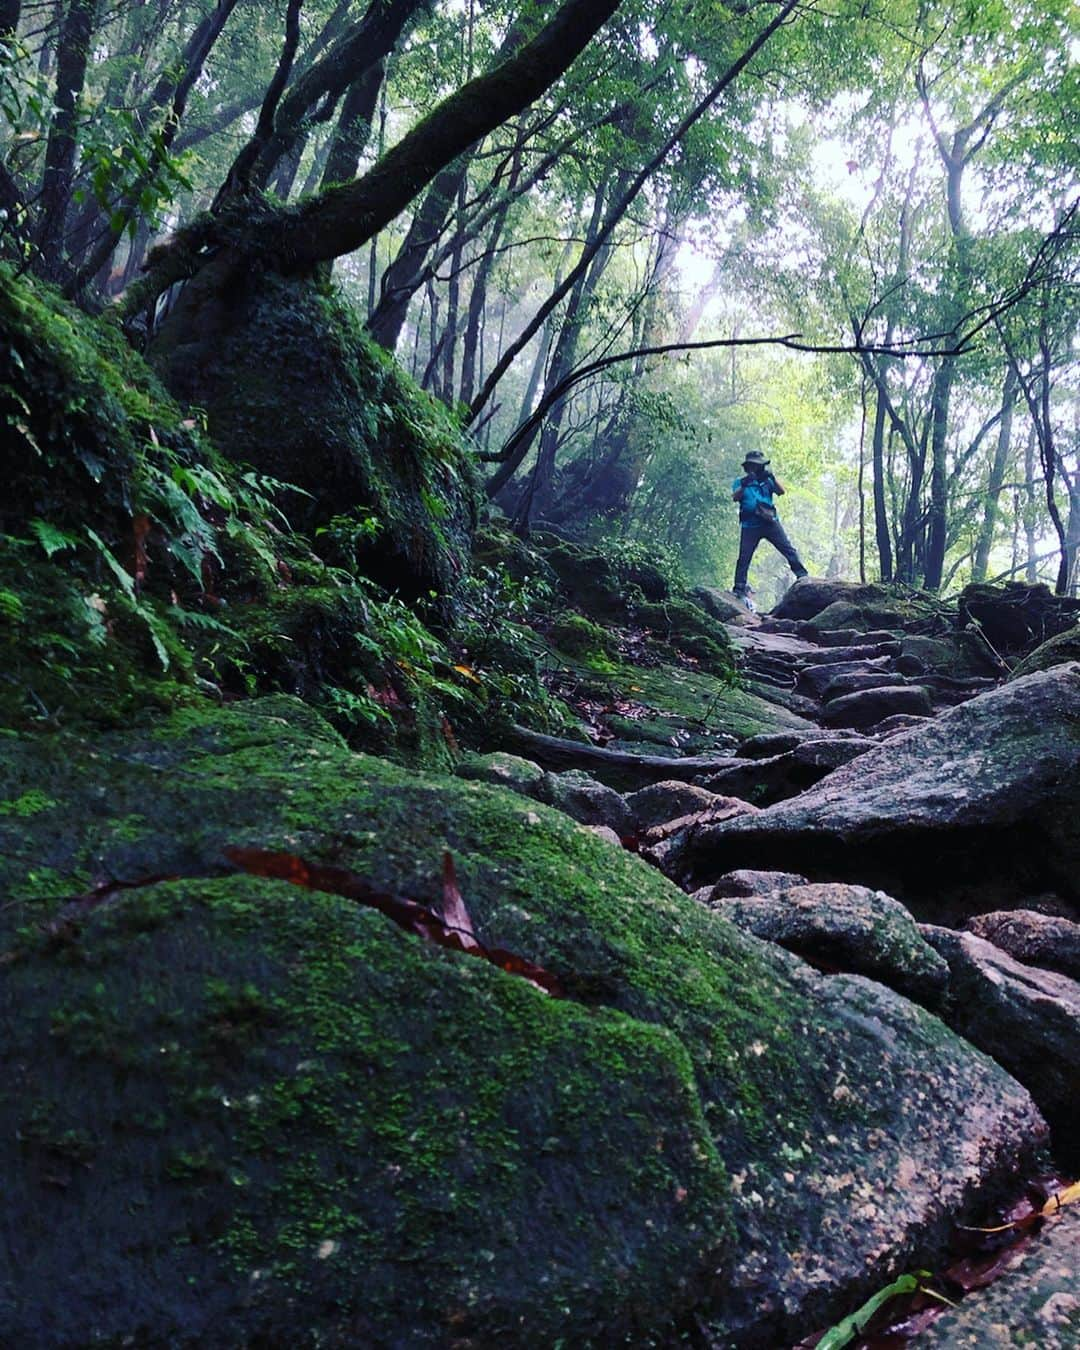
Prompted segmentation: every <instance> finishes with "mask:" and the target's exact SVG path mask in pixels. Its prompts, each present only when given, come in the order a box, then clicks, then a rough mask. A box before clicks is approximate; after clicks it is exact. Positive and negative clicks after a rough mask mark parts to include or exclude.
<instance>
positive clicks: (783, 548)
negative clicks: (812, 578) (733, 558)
mask: <svg viewBox="0 0 1080 1350" xmlns="http://www.w3.org/2000/svg"><path fill="white" fill-rule="evenodd" d="M763 537H764V538H765V539H767V540H768V541H769V543H770V544H772V546H773V548H775V549H776V551H777V552H778V553H780V554H781V555H782V556H783V557H784V558H786V559H787V564H788V566H789V567H790V568H791V570H792V571H793V572H794V573H795V580H796V581H798V580H799V578H800V577H805V576H808V575H809V574H808V572H807V570H806V568H805V567H804V566H803V561H802V559H801V558H800V557H799V555H798V553H797V552H796V551H795V545H794V544H793V543H792V542H791V540H790V539H789V538H788V537H787V535H786V534H785V533H784V527H783V525H781V524H780V522H779V521H778V520H770V521H769V522H768V524H767V525H766V527H765V530H764V531H763Z"/></svg>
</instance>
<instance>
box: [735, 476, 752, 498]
mask: <svg viewBox="0 0 1080 1350" xmlns="http://www.w3.org/2000/svg"><path fill="white" fill-rule="evenodd" d="M749 482H750V479H749V478H743V479H741V480H740V481H739V482H738V484H737V485H736V487H735V490H734V492H732V494H731V500H732V501H733V502H741V501H742V495H743V492H744V491H745V490H746V486H747V484H748V483H749Z"/></svg>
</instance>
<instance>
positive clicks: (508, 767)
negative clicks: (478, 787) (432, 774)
mask: <svg viewBox="0 0 1080 1350" xmlns="http://www.w3.org/2000/svg"><path fill="white" fill-rule="evenodd" d="M454 772H455V773H456V774H457V776H458V777H459V778H468V779H471V780H473V781H474V782H477V783H492V784H494V785H495V786H496V787H505V788H509V789H510V791H511V792H520V793H521V794H522V795H523V796H526V797H531V796H532V795H533V794H534V793H535V791H536V789H537V787H538V786H539V785H540V783H541V782H542V780H543V777H544V770H543V769H542V768H541V767H540V765H539V764H537V763H535V761H533V760H531V759H522V757H521V756H520V755H511V754H508V753H507V752H506V751H505V750H495V751H493V752H492V753H491V754H488V755H476V754H467V755H465V756H463V757H462V759H461V760H460V761H459V762H458V763H457V764H456V765H455V767H454Z"/></svg>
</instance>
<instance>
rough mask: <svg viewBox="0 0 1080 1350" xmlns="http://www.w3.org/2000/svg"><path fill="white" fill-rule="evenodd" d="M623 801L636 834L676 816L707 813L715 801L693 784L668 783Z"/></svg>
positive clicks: (710, 793) (634, 794)
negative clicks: (636, 829)
mask: <svg viewBox="0 0 1080 1350" xmlns="http://www.w3.org/2000/svg"><path fill="white" fill-rule="evenodd" d="M625 800H626V805H627V806H628V807H629V808H630V812H631V815H632V816H633V820H634V824H635V826H636V827H637V828H638V829H639V830H648V829H651V828H652V827H653V826H654V825H663V824H664V823H665V821H669V820H675V819H676V818H677V817H678V816H689V815H694V814H698V813H701V812H704V811H707V810H708V809H709V807H710V806H712V805H713V804H714V803H715V802H716V800H717V797H716V794H715V793H714V792H707V791H706V790H705V788H702V787H697V786H695V785H694V784H693V783H682V782H679V781H677V780H672V781H670V782H667V783H653V784H652V785H651V786H650V787H644V788H639V789H638V790H637V792H631V793H629V794H628V796H627V797H626V799H625Z"/></svg>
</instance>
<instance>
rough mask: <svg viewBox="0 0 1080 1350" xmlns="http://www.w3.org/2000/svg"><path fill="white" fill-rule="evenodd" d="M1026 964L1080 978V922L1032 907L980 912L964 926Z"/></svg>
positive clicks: (1075, 978) (1072, 977)
mask: <svg viewBox="0 0 1080 1350" xmlns="http://www.w3.org/2000/svg"><path fill="white" fill-rule="evenodd" d="M964 927H965V928H966V929H967V931H968V932H969V933H974V934H975V936H976V937H980V938H983V939H985V940H986V941H987V942H992V943H993V944H994V946H995V947H999V948H1000V949H1001V950H1002V951H1003V952H1008V954H1009V955H1010V956H1011V957H1012V958H1013V959H1014V960H1016V961H1023V963H1024V964H1025V965H1026V966H1042V968H1043V969H1044V970H1056V971H1059V972H1060V973H1061V974H1062V975H1068V976H1069V978H1070V979H1073V980H1080V924H1077V923H1072V922H1071V921H1070V920H1069V919H1063V918H1060V917H1059V916H1057V915H1055V914H1040V913H1038V912H1037V911H1036V910H1033V909H1014V910H997V911H995V912H994V913H993V914H977V915H975V917H974V918H972V919H969V920H968V921H967V923H966V924H965V925H964Z"/></svg>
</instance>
